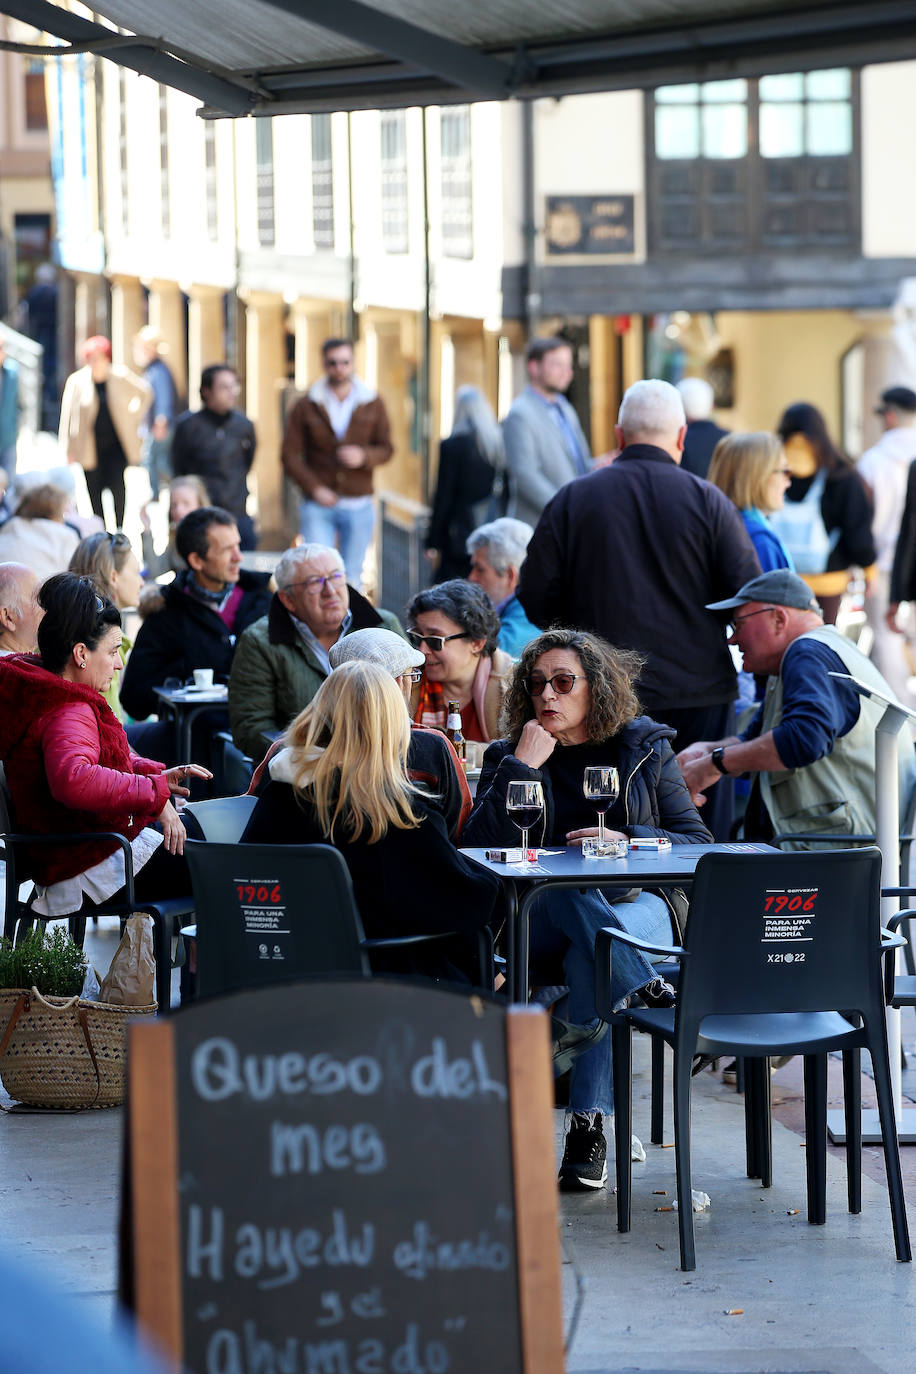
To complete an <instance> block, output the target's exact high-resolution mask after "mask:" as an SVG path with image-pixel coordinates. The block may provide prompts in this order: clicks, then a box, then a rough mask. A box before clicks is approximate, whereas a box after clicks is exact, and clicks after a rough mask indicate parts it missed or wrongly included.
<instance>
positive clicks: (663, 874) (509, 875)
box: [461, 841, 773, 1002]
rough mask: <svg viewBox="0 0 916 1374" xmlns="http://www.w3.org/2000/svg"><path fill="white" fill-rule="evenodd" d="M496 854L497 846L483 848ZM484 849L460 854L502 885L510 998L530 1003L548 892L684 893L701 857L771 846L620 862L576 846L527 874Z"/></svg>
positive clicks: (644, 854)
mask: <svg viewBox="0 0 916 1374" xmlns="http://www.w3.org/2000/svg"><path fill="white" fill-rule="evenodd" d="M487 848H497V846H495V845H492V846H487ZM487 848H483V849H462V850H461V853H462V854H463V855H464V856H465V857H466V858H468V859H473V860H474V862H475V863H478V864H480V865H481V866H482V867H483V868H488V869H489V870H490V872H491V873H495V874H496V876H497V877H498V878H499V879H500V880H501V881H502V885H503V889H504V891H505V894H506V899H507V901H508V904H509V917H508V921H507V942H506V964H507V979H508V983H509V998H510V1000H511V1001H513V1002H527V1001H528V925H529V920H530V911H531V904H532V902H533V901H534V900H535V898H536V897H537V896H539V895H540V893H541V892H542V891H543V890H544V888H547V887H567V888H568V887H578V888H586V887H601V888H604V887H609V888H615V887H616V888H631V887H649V888H651V887H667V886H677V887H686V886H687V885H689V883H690V880H691V878H692V877H693V874H694V871H695V869H696V866H697V863H698V861H699V859H700V858H701V857H702V855H704V854H765V853H772V852H773V850H772V846H771V845H767V844H757V843H740V842H737V841H736V842H735V843H733V844H673V845H672V846H671V848H670V849H668V850H665V851H664V852H663V853H660V854H659V853H654V852H651V851H648V850H632V851H628V853H627V854H626V855H625V856H624V857H621V858H610V859H584V858H583V857H582V850H581V848H580V847H579V845H569V846H568V848H566V849H562V850H560V851H559V852H557V851H556V849H555V848H554V849H549V850H547V851H546V852H545V851H543V850H539V851H538V861H537V864H536V865H531V867H529V868H528V869H527V870H525V869H523V868H522V867H521V866H520V865H519V864H508V863H496V862H494V861H493V860H491V859H488V858H487Z"/></svg>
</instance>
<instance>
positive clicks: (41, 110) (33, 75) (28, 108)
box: [24, 57, 48, 134]
mask: <svg viewBox="0 0 916 1374" xmlns="http://www.w3.org/2000/svg"><path fill="white" fill-rule="evenodd" d="M24 60H25V127H26V129H27V131H28V132H29V133H30V134H34V133H44V132H45V131H46V130H47V127H48V105H47V101H46V99H45V64H44V62H43V61H42V59H41V58H40V57H33V58H26V59H24Z"/></svg>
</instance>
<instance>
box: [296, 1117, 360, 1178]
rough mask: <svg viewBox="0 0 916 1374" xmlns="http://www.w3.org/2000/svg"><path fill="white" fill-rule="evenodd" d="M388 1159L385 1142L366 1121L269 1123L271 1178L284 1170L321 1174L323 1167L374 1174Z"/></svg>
mask: <svg viewBox="0 0 916 1374" xmlns="http://www.w3.org/2000/svg"><path fill="white" fill-rule="evenodd" d="M386 1163H387V1159H386V1156H385V1145H384V1142H383V1141H382V1139H381V1137H380V1136H379V1134H378V1132H377V1131H376V1129H375V1127H374V1126H372V1125H370V1124H369V1123H368V1122H363V1121H360V1122H357V1123H356V1125H355V1126H349V1127H348V1126H337V1125H331V1126H326V1127H325V1128H324V1130H321V1129H319V1128H318V1127H317V1126H312V1125H309V1124H300V1123H297V1124H295V1125H288V1124H286V1123H285V1122H282V1121H273V1122H271V1126H270V1172H271V1173H272V1174H273V1176H274V1178H284V1177H285V1176H286V1175H287V1174H302V1173H308V1174H320V1173H321V1171H322V1170H323V1169H350V1168H352V1169H353V1170H354V1171H355V1172H356V1173H357V1174H377V1173H378V1172H379V1170H381V1169H384V1167H385V1164H386Z"/></svg>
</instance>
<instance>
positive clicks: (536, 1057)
mask: <svg viewBox="0 0 916 1374" xmlns="http://www.w3.org/2000/svg"><path fill="white" fill-rule="evenodd" d="M129 1065H130V1073H129V1091H128V1135H127V1150H128V1158H127V1174H128V1188H127V1196H128V1199H129V1202H128V1207H129V1216H128V1217H127V1218H126V1224H125V1227H124V1229H123V1234H124V1236H125V1237H126V1241H125V1243H126V1245H127V1246H128V1247H129V1252H130V1253H129V1255H128V1256H125V1259H126V1264H125V1265H124V1268H125V1269H126V1270H127V1271H128V1272H130V1273H131V1285H132V1291H131V1293H130V1294H129V1296H130V1298H131V1299H132V1302H133V1306H134V1307H135V1310H136V1313H137V1317H138V1320H139V1321H140V1323H141V1324H142V1325H143V1326H144V1327H145V1328H146V1329H147V1330H148V1331H149V1332H150V1333H151V1334H152V1335H153V1336H154V1337H155V1338H156V1339H157V1340H158V1342H159V1344H160V1346H161V1347H162V1348H163V1349H164V1350H165V1351H166V1352H167V1354H168V1356H169V1357H170V1358H171V1359H172V1361H173V1362H174V1368H175V1369H179V1368H182V1367H184V1368H186V1369H187V1370H189V1371H191V1372H192V1374H389V1372H390V1374H444V1372H445V1371H452V1372H453V1374H465V1372H466V1374H481V1371H485V1370H491V1369H496V1368H498V1369H499V1370H500V1374H561V1371H562V1369H563V1350H562V1330H561V1315H560V1277H559V1239H558V1215H557V1198H556V1182H555V1170H554V1147H553V1127H552V1112H551V1107H552V1078H551V1073H550V1056H549V1040H548V1033H547V1018H546V1017H545V1016H544V1014H543V1013H542V1012H540V1011H537V1010H532V1009H528V1008H512V1009H511V1010H507V1009H506V1008H505V1007H503V1006H502V1005H500V1004H498V1003H496V1002H495V1001H492V1000H485V999H483V998H481V997H477V996H473V995H470V994H468V995H465V994H463V993H459V992H451V991H447V990H441V989H438V988H434V987H427V986H424V985H420V984H410V983H403V982H400V983H399V982H396V981H393V980H383V979H376V980H360V979H352V980H335V981H324V980H322V981H315V982H309V983H287V984H282V985H278V986H276V987H274V988H269V989H268V988H261V989H256V990H251V991H246V992H239V993H234V994H232V995H231V996H227V997H225V998H221V999H218V1000H214V1001H211V1002H206V1003H200V1004H197V1005H194V1006H191V1007H189V1008H187V1009H186V1010H183V1011H181V1012H179V1013H178V1014H177V1015H175V1016H172V1017H169V1018H168V1019H167V1020H164V1021H160V1022H158V1023H154V1024H151V1025H147V1026H136V1027H132V1028H131V1033H130V1060H129Z"/></svg>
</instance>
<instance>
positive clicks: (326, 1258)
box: [185, 1203, 375, 1290]
mask: <svg viewBox="0 0 916 1374" xmlns="http://www.w3.org/2000/svg"><path fill="white" fill-rule="evenodd" d="M208 1214H209V1215H208ZM187 1237H188V1239H187V1246H186V1249H185V1268H186V1270H187V1272H188V1274H189V1276H190V1277H191V1278H194V1279H199V1278H204V1279H210V1280H212V1281H213V1282H216V1283H219V1282H221V1281H222V1279H223V1277H224V1274H225V1272H226V1269H227V1266H231V1268H232V1270H233V1272H234V1273H235V1274H237V1275H238V1277H239V1278H242V1279H253V1280H255V1281H256V1285H257V1287H258V1288H262V1289H265V1290H266V1289H269V1288H281V1287H283V1286H284V1285H286V1284H289V1283H295V1282H296V1281H297V1280H298V1279H299V1278H301V1276H302V1271H303V1270H304V1269H317V1268H319V1267H321V1266H322V1265H326V1266H327V1267H328V1268H332V1269H333V1268H340V1267H341V1266H352V1267H355V1268H357V1269H365V1268H366V1267H367V1266H368V1265H370V1264H371V1263H372V1259H373V1256H374V1254H375V1227H374V1226H373V1225H372V1224H371V1223H368V1222H367V1223H365V1224H363V1225H362V1226H359V1227H356V1228H355V1229H354V1230H352V1231H351V1230H350V1228H349V1226H348V1224H347V1218H346V1216H345V1215H344V1213H343V1212H342V1211H341V1210H340V1208H337V1207H335V1208H334V1209H333V1210H332V1212H331V1226H330V1231H329V1232H328V1233H327V1234H325V1233H324V1232H322V1231H320V1230H318V1229H317V1228H316V1227H312V1226H306V1227H303V1228H302V1229H301V1230H298V1231H297V1230H295V1229H294V1228H293V1227H291V1226H280V1227H274V1226H268V1227H266V1228H263V1229H262V1228H261V1227H259V1226H257V1225H255V1224H254V1222H247V1221H246V1222H243V1223H242V1225H241V1226H239V1227H238V1228H237V1229H236V1231H235V1235H234V1237H233V1242H232V1247H231V1250H230V1255H229V1257H228V1259H227V1256H226V1254H225V1251H226V1248H227V1246H226V1220H225V1216H224V1214H223V1209H222V1208H221V1207H211V1208H203V1207H200V1206H199V1205H198V1204H196V1203H192V1204H191V1206H190V1207H189V1208H188V1226H187Z"/></svg>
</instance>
